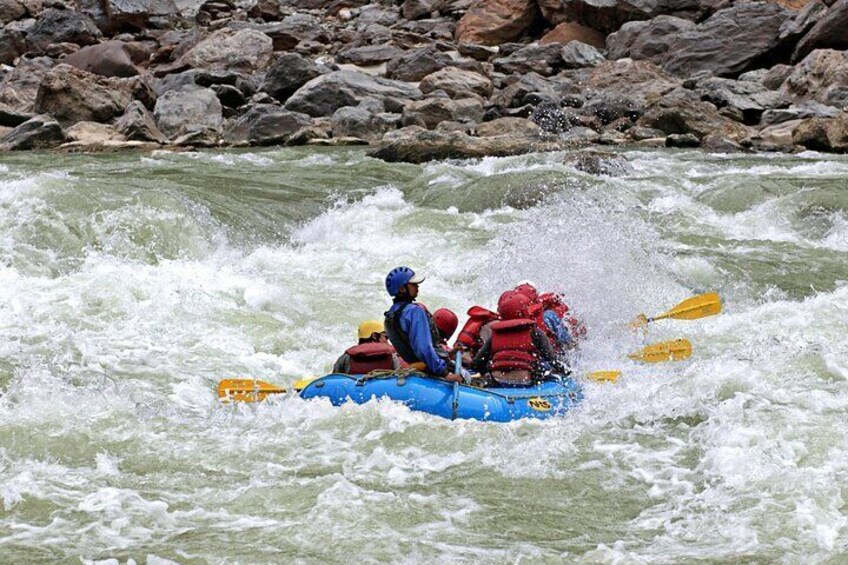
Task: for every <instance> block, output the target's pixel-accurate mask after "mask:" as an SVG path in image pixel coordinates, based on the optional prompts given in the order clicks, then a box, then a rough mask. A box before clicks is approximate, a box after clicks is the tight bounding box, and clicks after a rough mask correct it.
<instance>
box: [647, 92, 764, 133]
mask: <svg viewBox="0 0 848 565" xmlns="http://www.w3.org/2000/svg"><path fill="white" fill-rule="evenodd" d="M636 125H638V126H644V127H650V128H656V129H659V130H661V131H663V132H664V133H666V134H667V135H672V134H676V133H692V134H695V135H696V136H697V137H698V138H699V139H700V138H703V137H705V136H707V135H709V134H711V133H713V134H720V135H722V136H724V137H726V138H728V139H732V140H740V139H744V138H745V137H747V135H748V130H747V129H746V128H745V126H743V125H742V124H739V123H737V122H734V121H733V120H730V119H728V118H726V117H724V116H722V115H721V114H720V113H719V112H718V110H717V109H716V107H715V106H714V105H713V104H710V103H709V102H704V101H702V100H700V98H699V97H698V95H697V94H695V93H694V92H691V91H688V90H685V89H683V88H678V89H677V90H674V91H673V92H670V93H669V94H667V95H666V96H664V97H663V99H662V100H660V101H659V102H657V103H656V104H654V105H653V106H651V107H650V108H648V110H647V111H646V112H645V115H643V116H642V117H641V118H639V121H638V122H637V123H636Z"/></svg>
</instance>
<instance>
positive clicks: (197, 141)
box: [171, 124, 221, 147]
mask: <svg viewBox="0 0 848 565" xmlns="http://www.w3.org/2000/svg"><path fill="white" fill-rule="evenodd" d="M171 143H173V144H174V145H176V146H179V147H217V146H219V145H220V144H221V131H220V129H219V128H213V127H208V126H201V125H197V124H193V125H189V126H185V127H183V128H181V129H180V134H179V135H178V136H177V137H175V138H174V140H173V141H172V142H171Z"/></svg>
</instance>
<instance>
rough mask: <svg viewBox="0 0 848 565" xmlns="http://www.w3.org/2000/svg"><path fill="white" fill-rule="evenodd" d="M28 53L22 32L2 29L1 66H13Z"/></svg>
mask: <svg viewBox="0 0 848 565" xmlns="http://www.w3.org/2000/svg"><path fill="white" fill-rule="evenodd" d="M24 53H26V40H25V39H24V34H22V33H21V32H19V31H17V30H14V29H9V28H0V65H11V64H12V63H13V62H14V61H15V59H17V58H18V57H20V56H21V55H23V54H24Z"/></svg>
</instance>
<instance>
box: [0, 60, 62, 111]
mask: <svg viewBox="0 0 848 565" xmlns="http://www.w3.org/2000/svg"><path fill="white" fill-rule="evenodd" d="M52 66H53V60H52V59H50V58H49V57H36V58H34V59H29V58H23V59H21V61H20V62H19V63H18V66H17V67H15V68H14V69H12V70H11V71H9V72H8V73H6V76H5V77H3V80H2V81H0V102H2V103H4V104H6V105H8V106H9V107H10V108H12V109H14V110H16V111H18V112H24V113H27V112H32V109H33V107H34V106H35V99H36V97H37V95H38V85H39V84H41V79H42V78H44V75H46V74H47V72H48V71H49V70H50V68H51V67H52Z"/></svg>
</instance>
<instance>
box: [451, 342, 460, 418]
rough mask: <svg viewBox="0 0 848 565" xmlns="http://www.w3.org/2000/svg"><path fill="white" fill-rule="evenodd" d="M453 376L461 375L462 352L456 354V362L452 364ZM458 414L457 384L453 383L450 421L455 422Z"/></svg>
mask: <svg viewBox="0 0 848 565" xmlns="http://www.w3.org/2000/svg"><path fill="white" fill-rule="evenodd" d="M453 372H454V374H455V375H461V374H462V352H461V351H457V352H456V360H455V361H454V362H453ZM458 413H459V383H453V401H452V402H451V420H456V417H457V415H458Z"/></svg>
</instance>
